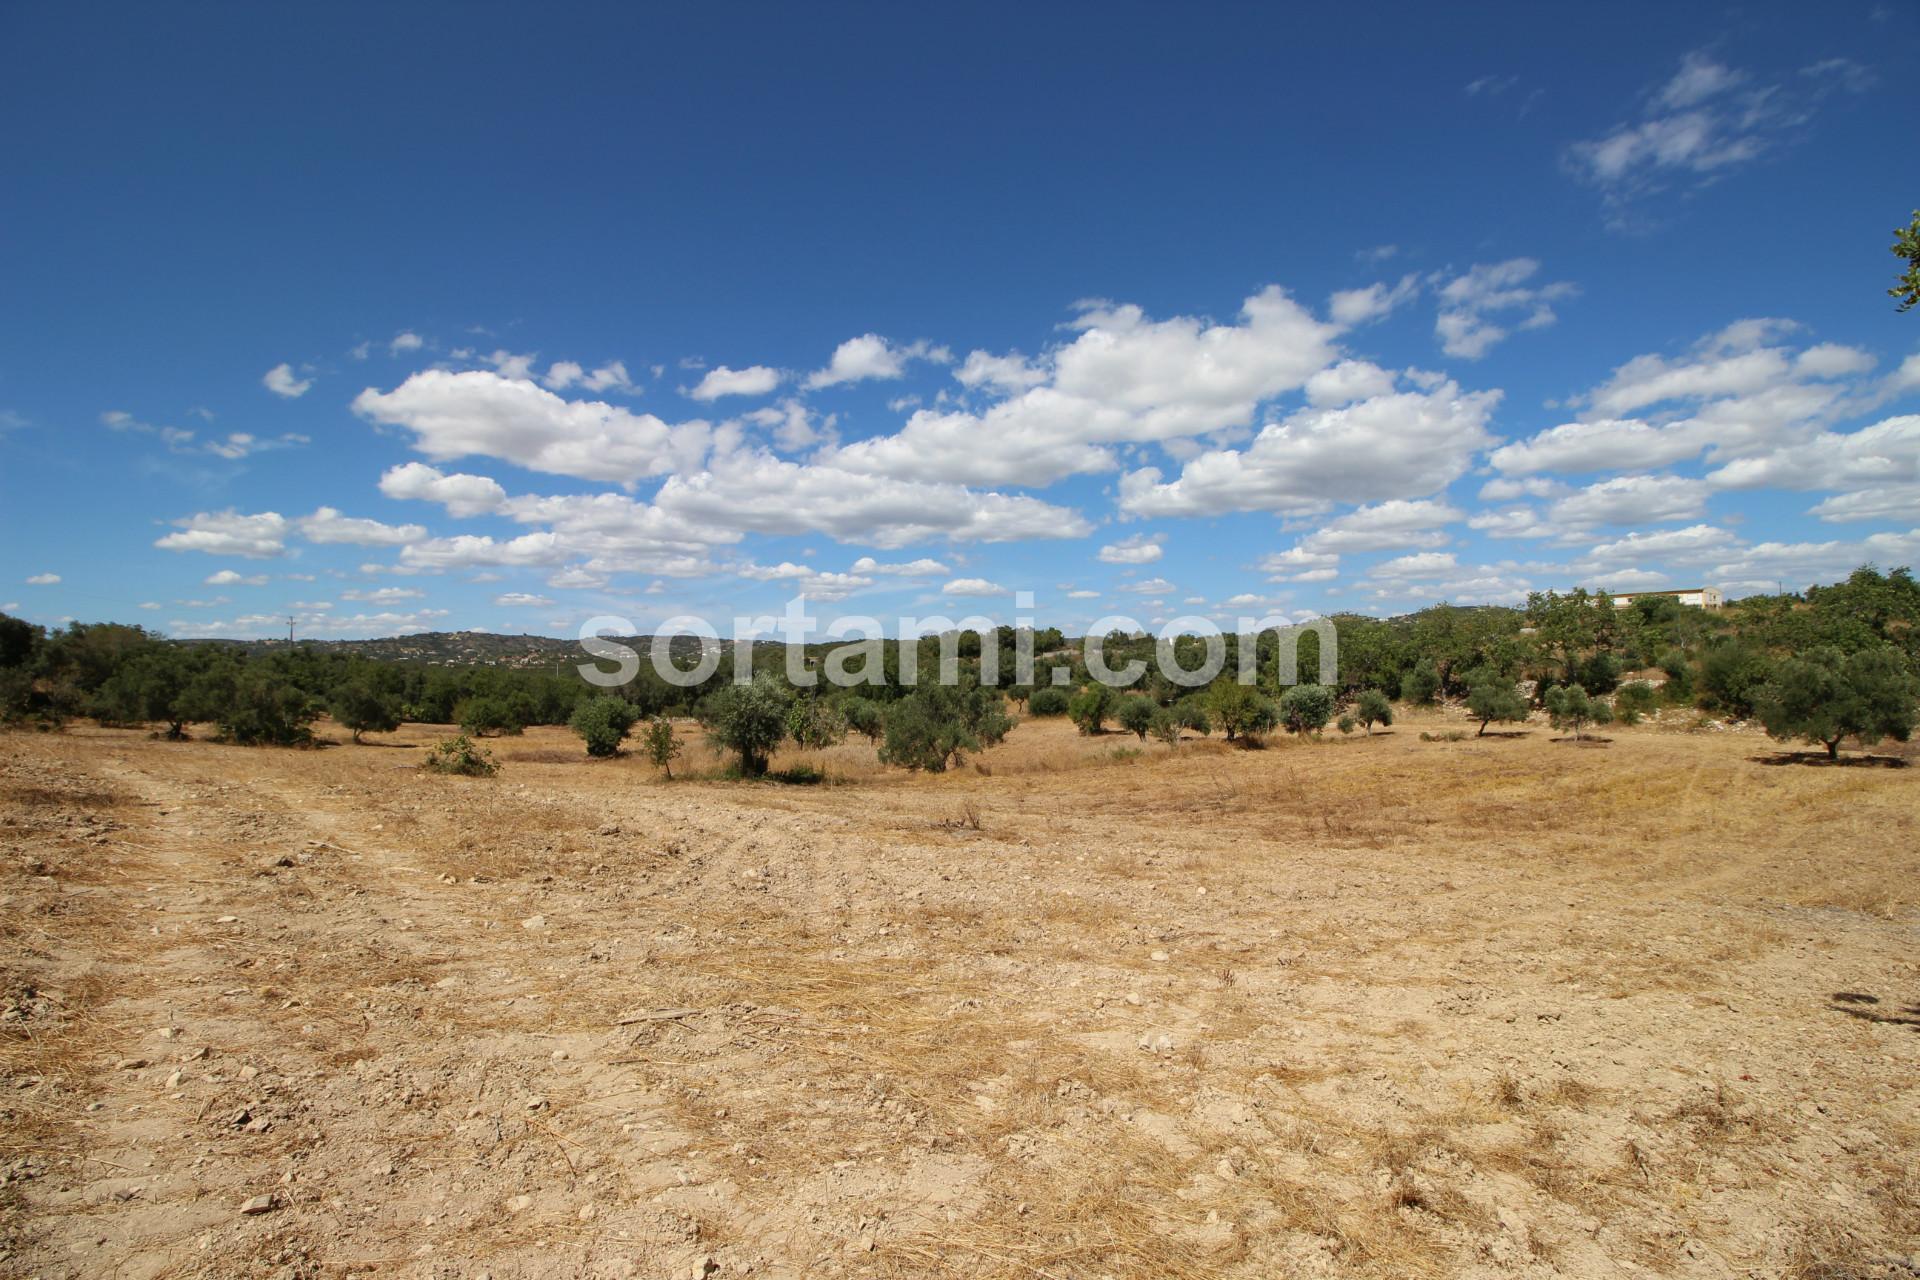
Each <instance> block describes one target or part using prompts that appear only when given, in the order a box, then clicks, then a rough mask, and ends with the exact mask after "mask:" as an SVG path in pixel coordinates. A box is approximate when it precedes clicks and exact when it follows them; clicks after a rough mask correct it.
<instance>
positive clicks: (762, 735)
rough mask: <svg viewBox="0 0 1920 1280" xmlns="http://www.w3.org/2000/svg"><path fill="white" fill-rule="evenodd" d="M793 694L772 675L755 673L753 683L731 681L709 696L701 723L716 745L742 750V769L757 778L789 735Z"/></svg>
mask: <svg viewBox="0 0 1920 1280" xmlns="http://www.w3.org/2000/svg"><path fill="white" fill-rule="evenodd" d="M792 702H793V695H792V694H791V693H790V692H788V690H787V687H786V686H785V685H783V684H781V683H780V682H779V681H778V680H776V679H774V678H773V677H772V676H771V675H766V674H761V675H758V676H755V677H754V679H753V683H751V684H729V685H727V686H726V687H725V688H723V689H721V690H720V691H719V692H718V693H716V694H714V695H713V696H712V697H710V698H708V699H707V700H706V702H705V703H704V704H703V705H702V707H701V710H700V723H701V725H703V726H704V727H705V728H706V731H707V736H708V737H709V738H711V739H713V742H714V745H715V746H717V747H720V748H721V749H722V750H726V751H737V752H739V754H740V772H741V774H742V775H743V776H745V777H749V778H758V777H760V776H761V775H762V774H764V773H766V771H767V760H768V757H770V756H771V755H772V754H773V750H774V748H775V747H778V746H779V745H780V742H781V740H782V739H784V738H785V737H786V736H787V712H788V710H789V709H790V706H791V704H792Z"/></svg>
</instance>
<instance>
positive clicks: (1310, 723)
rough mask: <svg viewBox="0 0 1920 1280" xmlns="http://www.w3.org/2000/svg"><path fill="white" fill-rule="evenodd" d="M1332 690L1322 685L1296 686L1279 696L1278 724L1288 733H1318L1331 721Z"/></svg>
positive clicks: (1334, 702)
mask: <svg viewBox="0 0 1920 1280" xmlns="http://www.w3.org/2000/svg"><path fill="white" fill-rule="evenodd" d="M1335 706H1336V701H1335V698H1334V693H1333V689H1332V688H1331V687H1329V686H1327V685H1324V684H1297V685H1294V686H1293V687H1292V688H1290V689H1288V690H1287V691H1286V692H1285V693H1283V694H1281V695H1280V723H1281V724H1284V725H1285V726H1286V727H1287V731H1288V732H1289V733H1319V732H1320V731H1321V730H1322V729H1324V728H1326V727H1327V722H1328V721H1330V720H1332V719H1333V712H1334V708H1335Z"/></svg>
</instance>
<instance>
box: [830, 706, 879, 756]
mask: <svg viewBox="0 0 1920 1280" xmlns="http://www.w3.org/2000/svg"><path fill="white" fill-rule="evenodd" d="M840 714H841V715H843V716H845V717H846V720H847V726H848V727H849V728H850V729H852V730H853V731H854V732H855V733H857V734H859V735H861V736H862V737H864V738H865V739H866V740H867V741H868V742H871V743H872V744H873V745H874V746H876V747H877V746H879V745H880V739H881V738H882V737H884V736H885V734H886V732H887V715H886V712H885V711H884V710H882V709H881V707H880V704H879V703H877V702H874V701H872V700H870V699H867V698H848V699H847V700H846V701H845V702H844V703H842V704H841V707H840Z"/></svg>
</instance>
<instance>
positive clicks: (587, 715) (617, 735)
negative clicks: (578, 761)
mask: <svg viewBox="0 0 1920 1280" xmlns="http://www.w3.org/2000/svg"><path fill="white" fill-rule="evenodd" d="M638 718H639V713H638V712H636V711H635V710H634V706H633V704H632V703H631V702H628V701H627V700H626V699H625V698H616V697H613V696H612V695H610V694H602V695H601V696H600V697H598V698H588V699H586V700H585V701H583V702H581V703H580V704H579V705H578V706H576V707H575V708H574V709H573V715H572V717H571V718H569V719H568V721H567V727H568V728H569V729H572V730H573V731H574V732H575V733H577V734H579V735H580V738H581V740H582V741H584V742H585V743H586V744H587V754H588V755H590V756H597V757H606V756H614V755H618V754H620V744H621V743H622V742H624V741H626V737H627V731H628V730H629V729H631V728H633V722H634V721H635V720H636V719H638Z"/></svg>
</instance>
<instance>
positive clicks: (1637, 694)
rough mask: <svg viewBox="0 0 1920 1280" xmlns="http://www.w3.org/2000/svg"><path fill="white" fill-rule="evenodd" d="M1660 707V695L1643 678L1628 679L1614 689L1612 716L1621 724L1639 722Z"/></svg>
mask: <svg viewBox="0 0 1920 1280" xmlns="http://www.w3.org/2000/svg"><path fill="white" fill-rule="evenodd" d="M1659 707H1660V695H1659V694H1658V692H1656V691H1655V689H1654V687H1653V685H1651V684H1649V683H1648V682H1647V681H1645V680H1629V681H1627V682H1626V683H1625V684H1623V685H1621V686H1620V687H1619V689H1617V690H1615V691H1614V695H1613V718H1614V719H1616V720H1618V721H1619V722H1620V723H1621V724H1639V723H1640V720H1641V717H1643V716H1650V715H1652V714H1653V713H1654V712H1655V711H1656V710H1658V709H1659Z"/></svg>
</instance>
